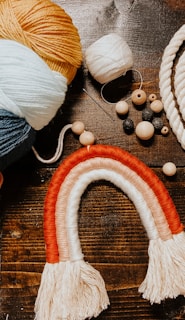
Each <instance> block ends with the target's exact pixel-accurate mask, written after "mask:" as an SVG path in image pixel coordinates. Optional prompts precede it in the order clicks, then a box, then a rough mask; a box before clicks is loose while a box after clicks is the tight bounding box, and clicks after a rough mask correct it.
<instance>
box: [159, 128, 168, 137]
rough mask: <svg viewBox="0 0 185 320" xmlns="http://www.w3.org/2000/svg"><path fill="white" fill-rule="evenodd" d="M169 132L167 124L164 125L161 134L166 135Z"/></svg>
mask: <svg viewBox="0 0 185 320" xmlns="http://www.w3.org/2000/svg"><path fill="white" fill-rule="evenodd" d="M168 132H169V129H168V127H167V126H164V127H162V129H161V134H162V135H163V136H166V135H167V134H168Z"/></svg>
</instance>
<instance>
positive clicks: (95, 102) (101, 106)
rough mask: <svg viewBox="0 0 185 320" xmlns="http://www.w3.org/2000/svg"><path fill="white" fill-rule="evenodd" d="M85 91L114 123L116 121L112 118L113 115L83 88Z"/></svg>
mask: <svg viewBox="0 0 185 320" xmlns="http://www.w3.org/2000/svg"><path fill="white" fill-rule="evenodd" d="M83 91H84V92H85V93H86V94H87V95H88V96H89V98H91V100H92V101H94V102H95V103H96V105H97V106H98V107H99V108H100V109H101V110H102V111H103V112H104V113H105V114H106V115H107V116H108V117H109V118H110V119H111V120H112V121H113V122H114V119H113V118H112V117H111V115H110V114H109V113H108V112H107V111H106V110H105V109H104V108H103V107H102V106H101V105H100V104H99V103H98V102H97V101H96V100H95V99H94V98H93V97H92V96H91V95H90V94H89V93H88V92H87V90H86V89H84V88H83Z"/></svg>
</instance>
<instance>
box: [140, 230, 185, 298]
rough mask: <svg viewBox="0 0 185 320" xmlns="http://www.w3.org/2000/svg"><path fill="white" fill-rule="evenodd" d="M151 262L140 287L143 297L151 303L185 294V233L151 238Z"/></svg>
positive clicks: (149, 251)
mask: <svg viewBox="0 0 185 320" xmlns="http://www.w3.org/2000/svg"><path fill="white" fill-rule="evenodd" d="M148 254H149V264H148V270H147V274H146V277H145V279H144V281H143V282H142V284H141V285H140V287H139V292H140V293H143V298H145V299H148V300H150V302H151V304H153V303H161V301H162V300H165V299H166V298H171V299H172V298H176V297H177V296H178V295H181V294H182V295H185V234H184V232H181V233H179V234H178V235H173V238H172V239H169V240H166V241H163V240H161V239H160V238H159V239H155V240H150V243H149V249H148Z"/></svg>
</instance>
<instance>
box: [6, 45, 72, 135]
mask: <svg viewBox="0 0 185 320" xmlns="http://www.w3.org/2000/svg"><path fill="white" fill-rule="evenodd" d="M0 75H1V76H0V108H1V109H6V110H8V111H10V112H12V113H14V114H16V115H17V116H19V117H21V118H25V119H26V121H27V122H28V123H29V124H30V126H31V127H33V128H34V129H35V130H40V129H42V128H43V127H44V126H46V125H47V124H48V123H49V122H50V121H51V120H52V118H53V117H54V116H55V114H56V112H57V110H58V109H59V108H60V106H61V105H62V103H63V102H64V99H65V95H66V91H67V79H66V78H65V77H64V76H62V75H61V74H60V73H58V72H55V71H52V70H51V69H50V68H49V67H48V65H47V64H46V63H45V62H44V60H42V59H41V58H40V57H39V56H38V55H37V54H36V53H35V52H34V51H32V50H31V49H29V48H28V47H26V46H24V45H22V44H20V43H18V42H16V41H12V40H5V39H1V40H0Z"/></svg>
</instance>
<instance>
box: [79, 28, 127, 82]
mask: <svg viewBox="0 0 185 320" xmlns="http://www.w3.org/2000/svg"><path fill="white" fill-rule="evenodd" d="M85 61H86V64H87V68H88V70H89V72H90V73H91V75H92V76H93V78H94V79H95V80H96V81H98V82H99V83H101V84H105V83H107V82H109V81H112V80H114V79H116V78H118V77H120V76H121V75H124V74H125V73H126V72H127V71H128V70H129V69H131V68H132V66H133V55H132V51H131V49H130V47H129V46H128V44H127V42H126V41H124V40H123V38H122V37H121V36H120V35H118V34H116V33H110V34H107V35H105V36H103V37H101V38H100V39H98V40H96V41H95V42H94V43H92V44H91V45H90V46H89V47H88V48H87V49H86V51H85Z"/></svg>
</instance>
